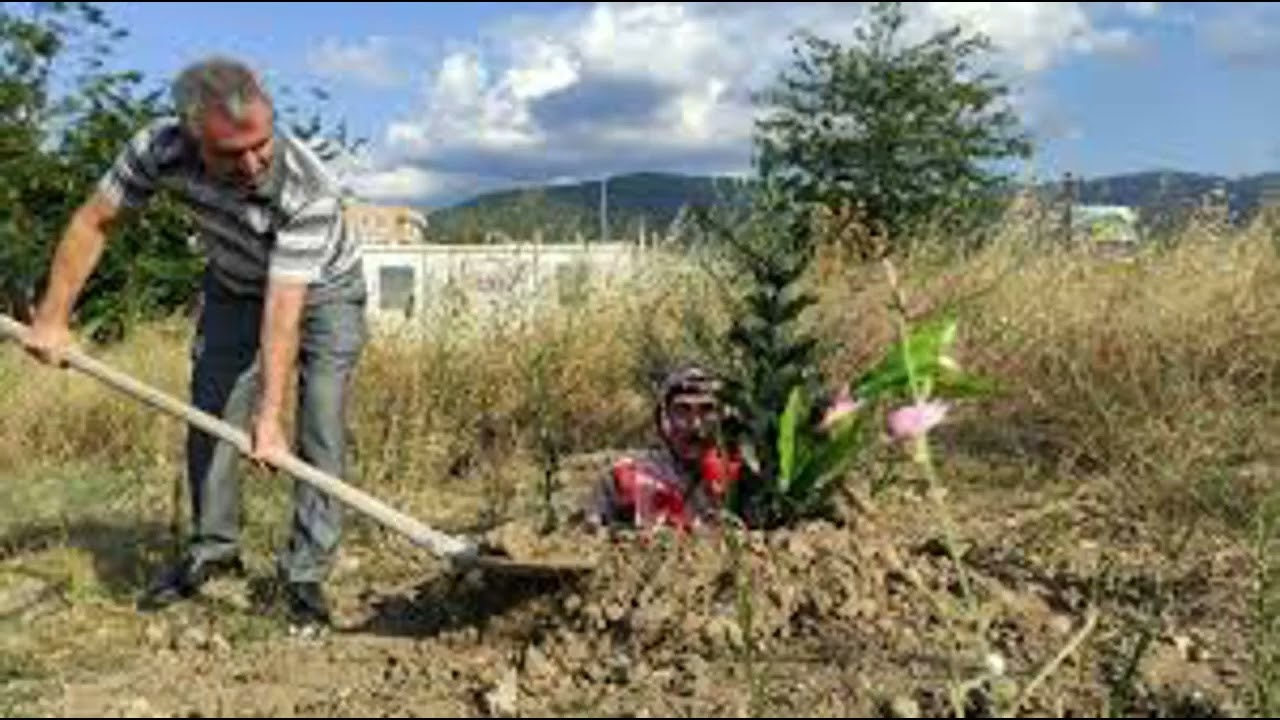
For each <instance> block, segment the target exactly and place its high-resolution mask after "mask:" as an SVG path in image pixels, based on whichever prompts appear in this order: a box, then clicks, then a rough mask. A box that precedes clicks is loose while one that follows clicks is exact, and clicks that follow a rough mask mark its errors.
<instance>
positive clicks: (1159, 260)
mask: <svg viewBox="0 0 1280 720" xmlns="http://www.w3.org/2000/svg"><path fill="white" fill-rule="evenodd" d="M1031 234H1032V228H1031V226H1030V225H1029V224H1028V225H1019V224H1017V223H1011V224H1010V226H1009V227H1008V228H1007V230H1006V232H1005V236H1004V237H1002V238H1000V240H999V241H997V242H996V243H994V244H993V245H992V246H991V247H990V248H989V249H987V250H985V251H983V252H982V253H980V254H979V255H977V256H974V257H970V258H967V259H965V260H963V261H958V262H948V263H943V262H938V261H929V260H920V261H917V262H914V263H911V264H908V265H907V266H906V267H905V269H904V276H905V282H906V284H907V292H908V295H909V296H910V297H912V298H915V299H916V300H917V302H918V303H919V305H918V307H916V308H914V310H917V311H919V312H921V313H925V312H929V311H932V310H935V309H937V308H941V307H943V306H955V307H957V308H958V309H959V310H960V313H961V317H962V332H963V336H962V338H961V348H960V353H961V356H962V358H963V361H964V362H966V363H968V364H969V365H971V366H972V367H973V368H974V369H977V370H980V371H983V372H986V373H988V374H991V375H993V376H995V377H997V378H999V380H1000V381H1001V383H1002V384H1003V386H1004V392H1003V393H1002V394H1001V395H1000V396H999V397H998V398H995V399H993V400H992V401H990V402H988V403H985V404H984V405H983V406H982V407H981V411H980V413H971V414H970V416H968V417H962V418H961V421H960V422H959V423H958V424H957V425H956V426H955V427H953V428H952V430H951V433H950V434H949V436H947V437H946V438H944V440H949V441H952V442H953V443H954V444H955V449H957V450H963V451H966V452H967V453H970V454H972V453H978V454H988V455H990V456H991V457H992V459H993V460H1001V461H1004V462H1006V463H1007V464H1011V465H1018V466H1020V467H1022V469H1023V470H1026V471H1027V472H1031V471H1032V470H1034V471H1035V472H1036V473H1038V475H1039V476H1040V477H1049V476H1052V477H1057V478H1060V479H1068V480H1069V479H1070V478H1071V477H1073V476H1077V475H1081V474H1096V473H1105V474H1107V475H1113V476H1115V477H1116V478H1117V479H1120V480H1122V481H1125V482H1128V483H1130V484H1132V486H1133V489H1134V492H1135V498H1139V497H1140V498H1141V499H1142V500H1143V501H1144V502H1145V501H1152V500H1159V501H1161V502H1164V503H1173V504H1174V505H1175V506H1176V505H1178V503H1182V504H1183V507H1180V508H1179V509H1180V510H1188V507H1186V506H1185V505H1186V502H1189V501H1191V500H1194V499H1196V498H1198V497H1200V494H1202V491H1204V490H1205V487H1202V486H1203V485H1204V481H1207V480H1210V479H1214V478H1218V477H1219V476H1220V475H1221V471H1223V470H1224V469H1229V468H1240V467H1242V466H1245V465H1247V464H1249V463H1256V462H1265V461H1267V460H1268V459H1269V458H1270V453H1271V450H1272V446H1273V443H1271V441H1270V433H1268V432H1266V430H1267V429H1268V428H1270V427H1271V426H1272V422H1273V418H1274V415H1275V412H1274V408H1275V402H1274V397H1275V392H1274V390H1275V387H1276V380H1275V378H1276V373H1277V369H1278V368H1280V346H1277V344H1276V343H1275V342H1273V341H1272V339H1273V338H1276V337H1280V296H1278V295H1276V294H1275V293H1274V292H1272V287H1273V286H1274V284H1275V283H1276V282H1277V281H1278V280H1280V262H1277V258H1276V254H1275V250H1274V247H1273V245H1272V241H1271V235H1270V233H1269V232H1268V230H1267V228H1266V227H1261V226H1260V227H1253V228H1248V229H1245V230H1243V231H1235V232H1230V233H1225V232H1222V231H1221V230H1216V232H1214V233H1210V232H1207V231H1206V230H1205V229H1203V228H1195V229H1192V230H1190V231H1188V235H1187V238H1188V239H1187V241H1186V242H1183V243H1181V244H1178V245H1176V246H1174V247H1173V248H1172V249H1168V250H1160V251H1152V252H1150V253H1148V254H1142V255H1138V256H1136V257H1133V258H1129V259H1126V260H1116V259H1108V258H1104V257H1099V256H1097V255H1096V254H1090V253H1087V252H1082V251H1075V252H1073V251H1045V250H1042V249H1028V248H1029V245H1030V243H1028V242H1027V240H1028V237H1029V236H1030V235H1031ZM678 263H679V261H678V260H677V259H675V258H673V257H665V256H660V257H658V258H657V259H655V261H654V262H653V263H652V265H651V266H650V267H647V268H646V269H645V270H644V271H643V272H642V273H640V274H639V275H637V276H636V277H635V278H632V279H630V280H629V281H627V282H625V283H620V284H616V285H612V286H610V287H608V288H604V289H598V290H597V291H596V292H595V293H594V294H593V295H592V296H591V297H590V299H589V300H587V301H585V302H583V303H581V304H578V305H575V306H571V307H569V308H567V309H566V308H563V307H560V308H556V307H552V306H548V307H533V308H531V307H522V308H509V309H507V311H505V312H500V313H496V314H491V315H477V314H471V315H467V314H454V315H452V316H450V315H448V314H445V315H442V316H441V317H440V318H439V319H438V321H436V322H434V323H433V324H432V325H430V326H428V327H426V328H425V329H424V331H423V332H421V333H420V334H418V335H416V336H413V337H409V336H390V335H383V336H381V337H379V339H378V340H377V341H375V342H374V343H373V344H372V345H371V346H370V347H369V349H368V352H367V355H366V357H365V359H364V361H363V366H362V368H361V372H360V375H359V377H358V380H357V391H356V400H355V405H354V408H353V411H352V415H351V422H352V430H353V432H354V437H355V452H356V455H357V458H358V462H359V465H358V473H359V481H360V483H361V484H362V485H364V486H366V487H368V488H370V489H371V490H372V491H374V492H378V493H388V494H390V495H393V496H395V497H401V498H404V497H412V496H413V495H415V494H417V492H418V491H419V490H422V489H426V488H436V487H439V486H441V485H442V484H443V485H444V486H446V487H447V486H449V485H450V484H453V481H456V482H459V483H463V484H464V486H465V487H468V488H469V489H474V482H473V481H474V480H475V478H476V477H481V478H482V479H483V480H484V483H483V484H485V485H486V487H487V491H486V492H488V493H489V494H490V495H491V496H493V497H508V496H510V495H511V490H512V489H513V488H510V487H503V485H504V484H509V483H512V482H516V481H518V480H527V479H530V476H536V475H538V474H539V472H540V470H541V468H540V467H538V465H539V463H541V462H544V461H545V455H546V452H545V448H546V447H547V446H548V444H549V445H550V446H552V447H554V448H555V449H556V450H558V451H559V452H561V453H572V452H584V451H592V450H598V449H604V448H609V447H617V446H620V445H627V444H634V443H636V442H642V441H643V440H644V439H645V437H646V434H647V433H648V430H649V427H648V397H647V395H646V390H647V389H646V387H645V384H644V381H645V377H646V373H648V372H650V371H651V370H652V369H653V368H654V367H656V366H658V365H660V364H661V363H662V362H663V361H666V360H668V359H670V358H671V357H674V356H676V355H679V354H681V353H682V352H685V351H688V350H689V349H690V348H689V345H688V343H689V342H690V340H689V338H690V332H689V328H691V327H694V326H695V325H696V323H697V322H699V321H701V322H705V323H707V324H709V325H710V326H711V327H713V328H714V327H718V326H719V323H720V321H721V318H719V317H718V316H717V310H718V309H719V308H720V307H721V305H720V303H719V299H720V295H719V294H718V291H717V289H716V288H715V286H714V281H712V280H709V279H708V278H706V277H705V276H702V275H700V274H699V273H698V272H696V271H690V270H688V269H687V268H682V269H681V270H680V271H679V272H677V271H674V270H672V268H673V267H678ZM815 280H816V283H817V288H818V290H819V292H820V294H821V297H822V304H821V306H820V308H819V310H818V312H817V313H815V315H814V316H813V317H812V318H811V321H812V322H815V323H817V324H818V325H819V326H820V327H821V328H822V332H823V333H824V335H825V336H826V337H827V338H829V341H830V343H831V345H832V348H833V350H834V352H833V354H832V355H831V357H830V360H829V367H828V371H829V372H830V373H832V374H834V375H836V376H849V375H852V374H853V373H855V372H856V371H857V370H858V369H859V368H860V367H863V366H865V365H866V364H867V363H868V362H870V361H871V360H873V359H874V358H875V357H876V355H877V354H878V353H879V352H880V350H881V348H882V347H883V346H884V345H885V343H886V342H887V341H888V340H889V339H890V337H891V333H892V326H891V322H890V316H889V312H888V308H887V299H888V288H887V287H886V285H885V278H884V276H883V274H882V273H881V272H880V271H879V269H878V268H876V267H871V268H868V267H865V266H859V265H856V264H852V263H849V262H845V261H844V260H842V259H841V257H840V256H839V254H838V253H834V252H831V253H827V254H825V255H824V256H823V258H822V259H821V261H820V262H819V264H818V271H817V273H816V274H815ZM188 333H189V329H188V328H187V327H186V326H185V325H184V324H183V323H181V322H173V323H167V324H162V325H157V326H155V327H151V328H147V329H146V330H144V331H143V332H142V333H141V334H140V335H139V336H137V337H136V338H135V339H134V340H132V341H131V342H129V343H128V344H127V345H125V346H122V347H117V348H111V349H109V350H105V351H102V353H103V357H104V358H105V359H106V360H107V361H108V362H111V363H114V364H116V365H117V366H119V367H120V368H122V369H124V370H126V371H127V372H130V373H132V374H134V375H135V376H137V377H139V378H142V379H144V380H146V381H148V382H150V383H153V384H155V385H157V386H159V387H161V388H163V389H165V390H168V391H170V392H172V393H174V394H176V395H178V396H180V397H183V396H185V394H186V374H187V372H188V360H187V350H186V348H187V342H188ZM0 390H3V395H4V397H5V405H6V412H5V413H4V415H3V416H0V475H3V476H12V475H27V474H30V473H31V472H33V469H35V468H41V467H63V466H66V465H69V464H71V465H79V464H83V465H87V466H92V467H99V468H112V469H113V470H115V471H133V472H136V471H138V469H139V468H149V469H150V470H152V471H156V473H158V474H160V475H163V476H171V475H172V474H173V473H176V472H180V468H181V437H182V433H183V432H184V429H183V427H182V426H181V425H180V423H178V422H176V421H169V420H161V419H159V418H158V416H157V415H156V414H155V413H154V411H152V410H150V409H149V408H147V407H145V406H142V405H141V404H139V403H137V402H135V401H133V400H131V399H129V398H126V397H123V396H121V395H119V394H116V393H115V392H114V391H111V390H109V389H105V388H103V387H101V386H98V385H96V384H95V383H94V382H93V381H90V380H88V379H85V378H81V377H77V376H75V375H72V374H67V373H58V372H55V371H50V370H46V369H42V368H37V367H36V366H35V365H33V364H32V363H30V362H29V361H28V360H26V359H25V358H23V357H21V356H20V355H19V354H18V353H17V352H16V351H14V350H12V349H9V350H6V351H5V352H4V354H3V355H2V356H0ZM504 466H509V468H508V469H509V470H510V471H512V472H513V473H514V475H513V476H506V475H511V473H507V474H506V475H504V471H503V467H504ZM149 474H150V473H149ZM1026 476H1027V474H1026V473H1023V474H1022V475H1020V476H1019V477H1026ZM1210 485H1212V483H1210ZM1215 487H1216V486H1215ZM1219 489H1220V488H1219ZM1236 489H1237V490H1239V491H1241V492H1245V493H1249V492H1253V491H1255V490H1256V488H1248V487H1239V488H1236ZM1198 493H1200V494H1198ZM1220 499H1221V498H1220ZM1167 509H1169V506H1168V505H1167V504H1166V505H1165V506H1163V507H1162V508H1161V510H1167Z"/></svg>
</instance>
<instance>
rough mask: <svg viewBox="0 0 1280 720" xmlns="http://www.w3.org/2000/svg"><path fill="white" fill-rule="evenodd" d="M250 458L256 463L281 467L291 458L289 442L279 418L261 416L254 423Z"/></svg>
mask: <svg viewBox="0 0 1280 720" xmlns="http://www.w3.org/2000/svg"><path fill="white" fill-rule="evenodd" d="M251 440H252V447H251V451H252V452H251V455H250V458H251V459H252V460H253V461H254V462H258V463H265V464H267V465H271V466H279V465H280V464H281V463H283V462H284V460H285V458H287V457H289V442H288V440H286V439H285V436H284V429H283V427H282V426H281V424H280V420H279V418H276V417H272V416H259V417H258V419H257V420H255V421H254V423H253V434H252V435H251Z"/></svg>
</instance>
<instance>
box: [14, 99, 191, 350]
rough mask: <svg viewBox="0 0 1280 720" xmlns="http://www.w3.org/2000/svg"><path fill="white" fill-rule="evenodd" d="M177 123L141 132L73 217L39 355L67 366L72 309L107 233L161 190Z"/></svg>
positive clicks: (35, 346)
mask: <svg viewBox="0 0 1280 720" xmlns="http://www.w3.org/2000/svg"><path fill="white" fill-rule="evenodd" d="M176 127H177V126H176V125H174V124H172V123H165V122H157V123H153V124H151V125H148V126H147V127H144V128H142V129H141V130H139V131H138V132H137V133H135V134H134V136H133V137H132V138H131V139H130V140H129V142H128V143H127V144H126V145H125V146H124V147H123V148H122V149H121V151H120V153H119V154H118V155H117V156H116V159H115V161H114V162H113V163H112V164H111V167H110V168H108V169H107V171H106V173H104V174H103V176H102V177H101V178H100V179H99V181H98V184H97V187H96V189H95V191H94V192H93V194H92V195H90V196H89V198H88V199H87V200H85V202H84V204H82V205H81V206H80V207H79V208H77V209H76V211H75V214H73V215H72V216H71V220H70V222H68V223H67V226H66V229H64V230H63V232H62V238H61V239H60V240H59V241H58V247H57V250H55V251H54V256H53V263H52V266H51V267H50V268H49V278H48V281H47V282H46V283H45V292H44V295H43V296H42V297H41V299H40V303H39V305H38V306H37V307H36V309H35V313H34V314H33V317H32V320H31V332H30V333H28V337H27V342H26V346H27V349H28V351H29V352H30V353H31V354H32V355H34V356H35V357H36V358H38V359H40V360H42V361H44V362H46V363H50V364H54V365H62V357H61V356H62V354H63V351H64V350H65V349H66V348H67V346H68V345H69V344H70V341H71V330H70V327H69V326H70V324H71V311H72V310H73V309H74V308H75V304H76V299H77V298H79V297H80V292H81V290H83V289H84V285H85V282H86V281H87V280H88V279H89V275H90V274H91V273H93V270H94V268H95V267H97V265H98V261H99V259H101V257H102V251H103V248H104V247H105V246H106V244H107V233H108V232H109V231H110V229H111V226H112V224H113V223H114V222H115V220H116V218H117V217H118V216H119V215H120V213H121V212H123V211H124V210H130V209H135V208H139V207H141V206H142V205H143V204H145V203H146V202H147V200H148V199H149V198H150V197H151V195H152V194H153V193H154V192H155V190H156V184H157V180H158V179H159V177H160V175H161V169H160V168H161V161H162V158H163V157H165V156H166V155H168V154H172V152H173V148H175V147H176V144H175V143H176V140H177V139H178V130H177V129H176Z"/></svg>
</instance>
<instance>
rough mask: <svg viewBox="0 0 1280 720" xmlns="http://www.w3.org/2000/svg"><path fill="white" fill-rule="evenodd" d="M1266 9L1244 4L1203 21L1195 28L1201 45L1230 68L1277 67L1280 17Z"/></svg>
mask: <svg viewBox="0 0 1280 720" xmlns="http://www.w3.org/2000/svg"><path fill="white" fill-rule="evenodd" d="M1263 4H1264V5H1270V3H1263ZM1267 9H1268V8H1263V7H1257V6H1256V5H1253V4H1245V5H1244V6H1243V7H1239V8H1232V9H1230V10H1228V11H1226V12H1224V13H1223V14H1220V15H1215V16H1213V17H1210V18H1208V19H1207V20H1204V21H1203V22H1201V23H1199V24H1198V25H1197V29H1198V37H1199V39H1200V42H1201V44H1202V45H1203V46H1204V47H1205V48H1206V49H1207V50H1208V51H1209V52H1211V53H1213V54H1214V55H1215V56H1217V57H1218V58H1219V59H1221V60H1223V61H1225V62H1227V63H1229V64H1231V65H1236V66H1259V65H1262V66H1270V65H1275V64H1278V63H1280V17H1277V14H1276V13H1274V12H1271V13H1268V12H1266V10H1267ZM1272 9H1273V8H1272Z"/></svg>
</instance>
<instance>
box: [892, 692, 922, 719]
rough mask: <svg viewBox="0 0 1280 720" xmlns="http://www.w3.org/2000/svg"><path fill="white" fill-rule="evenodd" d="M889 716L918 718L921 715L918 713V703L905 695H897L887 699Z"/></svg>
mask: <svg viewBox="0 0 1280 720" xmlns="http://www.w3.org/2000/svg"><path fill="white" fill-rule="evenodd" d="M889 717H895V718H918V717H923V716H922V715H921V714H920V704H919V703H917V702H916V701H915V700H913V699H911V698H909V697H907V696H906V695H899V696H897V697H895V698H893V699H892V700H890V701H889Z"/></svg>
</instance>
